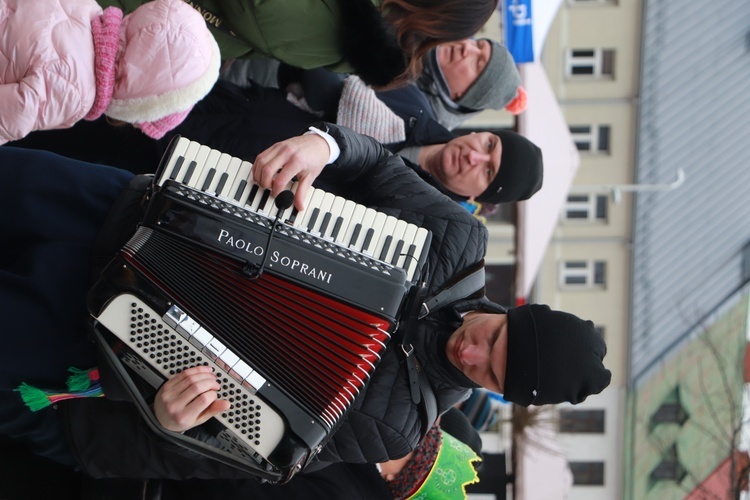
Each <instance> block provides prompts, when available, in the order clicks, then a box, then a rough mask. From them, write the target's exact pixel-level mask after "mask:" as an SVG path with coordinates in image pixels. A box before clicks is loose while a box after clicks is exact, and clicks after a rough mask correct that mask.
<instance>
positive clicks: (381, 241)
mask: <svg viewBox="0 0 750 500" xmlns="http://www.w3.org/2000/svg"><path fill="white" fill-rule="evenodd" d="M397 222H398V219H397V218H395V217H393V216H392V215H389V216H387V217H386V218H385V221H383V227H382V229H381V230H380V233H379V234H380V236H379V237H378V241H377V242H376V243H375V246H374V247H373V249H372V255H373V256H374V257H375V258H376V259H378V260H382V261H385V259H384V255H383V249H384V248H385V245H388V248H391V247H392V245H393V230H394V229H396V223H397Z"/></svg>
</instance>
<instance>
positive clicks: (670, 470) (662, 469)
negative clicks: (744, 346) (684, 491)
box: [649, 444, 687, 483]
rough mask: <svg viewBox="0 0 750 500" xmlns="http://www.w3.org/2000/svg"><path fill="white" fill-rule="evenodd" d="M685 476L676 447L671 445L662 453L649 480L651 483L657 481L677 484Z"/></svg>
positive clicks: (685, 472)
mask: <svg viewBox="0 0 750 500" xmlns="http://www.w3.org/2000/svg"><path fill="white" fill-rule="evenodd" d="M686 475H687V471H686V470H685V468H684V467H683V466H682V464H681V463H680V460H679V457H678V456H677V445H676V444H673V445H672V446H670V447H669V448H668V449H667V450H666V451H665V452H664V454H663V455H662V457H661V462H659V463H658V464H657V465H656V467H654V468H653V469H652V470H651V474H650V475H649V479H650V480H651V481H652V483H655V482H657V481H675V482H677V483H679V482H681V481H682V480H683V479H684V478H685V476H686Z"/></svg>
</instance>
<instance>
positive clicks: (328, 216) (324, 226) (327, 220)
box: [320, 212, 331, 234]
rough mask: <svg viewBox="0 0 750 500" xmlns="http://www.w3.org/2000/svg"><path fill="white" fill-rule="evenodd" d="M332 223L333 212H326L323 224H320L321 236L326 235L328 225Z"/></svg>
mask: <svg viewBox="0 0 750 500" xmlns="http://www.w3.org/2000/svg"><path fill="white" fill-rule="evenodd" d="M330 222H331V212H326V214H325V215H324V216H323V222H321V223H320V234H326V229H327V228H328V224H329V223H330Z"/></svg>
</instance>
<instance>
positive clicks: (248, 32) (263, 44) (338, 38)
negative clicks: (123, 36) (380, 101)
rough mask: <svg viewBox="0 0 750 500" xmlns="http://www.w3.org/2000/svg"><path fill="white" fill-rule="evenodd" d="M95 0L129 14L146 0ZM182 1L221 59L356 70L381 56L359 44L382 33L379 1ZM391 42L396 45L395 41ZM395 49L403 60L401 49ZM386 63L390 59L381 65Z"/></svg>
mask: <svg viewBox="0 0 750 500" xmlns="http://www.w3.org/2000/svg"><path fill="white" fill-rule="evenodd" d="M97 1H98V3H99V4H100V5H101V6H102V7H108V6H115V7H119V8H121V9H122V10H123V11H124V12H125V13H129V12H132V11H133V10H134V9H136V8H137V7H138V6H139V5H141V4H142V3H145V1H146V0H97ZM185 1H186V2H187V3H188V4H190V5H192V6H193V7H194V8H195V9H196V10H198V11H199V12H200V13H201V14H202V15H203V17H204V19H205V20H206V23H207V24H208V26H209V28H210V29H211V31H212V32H213V34H214V36H215V38H216V41H217V42H218V44H219V47H220V49H221V55H222V59H235V58H245V57H247V58H263V57H267V58H273V59H278V60H280V61H282V62H285V63H287V64H289V65H291V66H296V67H300V68H318V67H326V68H328V69H331V70H334V71H338V72H344V73H359V72H358V71H357V70H358V68H359V66H361V65H363V64H364V65H370V64H371V61H372V60H373V58H376V57H377V56H378V55H379V56H380V57H382V53H381V52H380V50H379V49H380V48H379V47H374V48H373V47H371V46H372V43H370V44H369V47H368V44H367V43H363V42H365V41H366V40H368V39H369V40H370V41H372V40H373V38H372V37H371V36H370V35H371V34H373V33H374V32H373V30H375V32H377V33H379V34H380V39H382V38H383V34H385V33H387V30H386V27H385V26H384V21H383V20H382V17H381V16H380V14H379V11H378V10H377V8H373V6H377V5H379V4H380V1H381V0H199V1H197V2H196V1H190V0H185ZM389 36H390V37H391V38H392V35H389ZM390 42H392V43H394V44H395V47H398V44H397V43H396V41H395V39H392V40H390ZM392 48H393V47H390V48H388V47H386V48H385V50H391V49H392ZM376 49H378V50H377V52H376ZM352 52H354V54H352ZM368 52H369V53H368ZM399 53H400V55H401V57H402V58H403V53H402V52H401V51H400V49H399ZM365 54H366V55H365ZM360 59H361V62H358V60H360ZM384 66H385V65H384ZM389 66H390V67H392V66H393V61H392V60H391V61H388V66H385V67H386V68H387V67H389ZM379 71H380V72H382V68H381V69H379ZM392 72H393V70H392V69H391V70H390V71H389V73H392ZM396 74H398V73H396ZM394 76H395V75H394ZM385 83H388V82H385ZM375 84H377V83H375ZM381 84H384V83H381Z"/></svg>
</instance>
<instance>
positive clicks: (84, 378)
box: [67, 366, 91, 392]
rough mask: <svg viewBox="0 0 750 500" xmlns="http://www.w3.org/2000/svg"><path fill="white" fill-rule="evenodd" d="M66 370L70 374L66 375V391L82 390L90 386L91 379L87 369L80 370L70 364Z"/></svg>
mask: <svg viewBox="0 0 750 500" xmlns="http://www.w3.org/2000/svg"><path fill="white" fill-rule="evenodd" d="M68 371H69V372H70V373H71V374H72V375H70V376H69V377H68V380H67V384H68V391H70V392H82V391H85V390H86V389H88V388H89V387H91V379H90V378H89V371H88V370H81V369H80V368H75V367H73V366H71V367H70V368H68Z"/></svg>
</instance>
